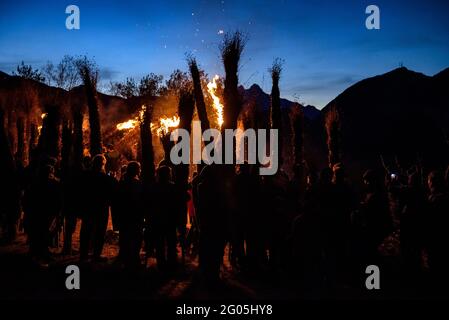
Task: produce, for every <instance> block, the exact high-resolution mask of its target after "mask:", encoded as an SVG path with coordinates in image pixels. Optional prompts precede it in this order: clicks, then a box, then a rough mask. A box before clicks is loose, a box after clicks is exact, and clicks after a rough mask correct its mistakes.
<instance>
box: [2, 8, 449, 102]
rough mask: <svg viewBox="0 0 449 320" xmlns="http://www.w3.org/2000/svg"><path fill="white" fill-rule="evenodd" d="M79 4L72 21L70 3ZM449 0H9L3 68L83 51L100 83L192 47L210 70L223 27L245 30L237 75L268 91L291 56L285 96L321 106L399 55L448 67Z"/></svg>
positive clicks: (158, 68) (166, 67)
mask: <svg viewBox="0 0 449 320" xmlns="http://www.w3.org/2000/svg"><path fill="white" fill-rule="evenodd" d="M70 4H75V5H77V6H79V8H80V12H81V16H80V18H81V20H80V22H81V23H80V24H81V28H80V30H67V29H66V27H65V20H66V17H67V16H68V15H67V14H66V13H65V8H66V6H68V5H70ZM370 4H375V5H377V6H378V7H379V8H380V24H381V29H380V30H367V29H366V28H365V19H366V17H367V16H368V15H367V14H366V13H365V8H366V7H367V6H368V5H370ZM448 16H449V2H448V1H431V0H426V1H383V0H382V1H381V0H370V1H297V0H296V1H294V0H283V1H282V0H278V1H256V0H250V1H246V0H238V1H237V0H209V1H206V0H197V1H178V0H176V1H175V0H172V1H155V0H152V1H145V2H140V1H134V0H126V1H77V0H74V1H53V2H52V1H23V0H15V1H8V3H6V2H5V1H2V2H1V3H0V29H1V32H0V70H2V71H4V72H8V73H10V72H12V71H13V70H14V69H15V67H16V65H17V64H18V63H20V61H22V60H23V61H25V63H26V64H31V65H33V66H34V67H37V68H39V67H41V66H42V65H43V64H44V63H45V62H46V61H48V60H50V61H52V62H55V63H57V62H59V60H60V59H61V58H62V57H63V56H64V55H65V54H70V55H80V54H83V55H84V54H86V55H88V56H89V57H93V58H94V59H95V60H96V61H97V63H98V65H99V66H100V68H101V77H102V84H103V85H106V84H107V83H109V81H111V80H112V81H119V80H123V79H124V78H126V77H135V78H139V77H141V76H143V75H145V74H147V73H150V72H154V73H158V74H162V75H164V77H165V78H167V77H168V76H169V74H170V73H171V72H172V71H173V70H174V69H177V68H179V69H182V70H186V69H187V64H186V59H185V54H186V53H190V52H191V53H193V54H194V55H195V56H196V57H197V60H198V62H199V64H200V66H201V67H202V68H203V69H205V71H206V72H207V73H208V74H209V75H210V77H212V76H213V75H214V74H219V75H223V73H224V72H223V67H222V64H221V61H220V55H219V50H218V46H219V44H220V41H221V39H222V37H223V35H222V34H221V32H220V30H222V31H223V32H227V31H234V30H236V29H239V30H241V31H243V32H245V33H246V34H247V35H248V42H247V47H246V49H245V51H244V53H243V57H242V60H241V68H240V73H239V79H240V83H241V84H243V85H244V86H245V87H249V86H251V85H252V84H253V83H257V84H259V85H260V86H261V87H262V88H263V89H264V90H265V91H266V92H269V91H270V87H271V81H270V78H269V74H268V72H267V69H268V67H269V66H270V65H271V63H272V61H273V59H274V58H276V57H280V58H282V59H284V60H285V64H284V72H283V75H282V79H281V84H280V85H281V96H282V97H285V98H288V99H292V100H293V99H298V98H299V101H300V102H301V103H305V104H312V105H315V106H317V107H319V108H321V107H323V106H325V105H326V104H327V103H328V102H329V101H330V100H332V99H333V98H334V97H335V96H337V95H338V94H339V93H341V92H342V91H343V90H344V89H345V88H347V87H348V86H350V85H352V84H354V83H355V82H357V81H359V80H361V79H364V78H366V77H370V76H374V75H377V74H381V73H385V72H387V71H390V70H392V69H394V68H396V67H398V66H399V65H400V64H401V63H402V64H403V65H404V66H406V67H407V68H409V69H412V70H415V71H419V72H423V73H425V74H427V75H433V74H435V73H437V72H439V71H441V70H442V69H444V68H446V67H449V32H448V30H449V19H448Z"/></svg>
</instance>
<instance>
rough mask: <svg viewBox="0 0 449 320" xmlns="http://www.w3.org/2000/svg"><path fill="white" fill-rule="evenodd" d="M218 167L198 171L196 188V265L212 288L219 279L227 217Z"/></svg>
mask: <svg viewBox="0 0 449 320" xmlns="http://www.w3.org/2000/svg"><path fill="white" fill-rule="evenodd" d="M220 173H221V172H220V168H219V166H217V165H208V166H205V167H204V168H203V170H202V171H201V182H200V183H199V185H198V195H199V199H200V202H199V206H200V211H199V212H200V217H199V220H200V243H199V263H200V269H201V272H202V274H203V276H204V278H205V280H206V282H207V284H208V285H210V286H214V285H216V284H217V283H218V281H219V277H220V265H221V263H222V260H223V250H224V247H225V239H226V235H227V230H226V229H227V228H226V226H227V218H226V216H225V210H224V206H225V204H224V195H223V190H222V189H221V187H222V184H221V182H222V181H221V179H220V178H221V174H220Z"/></svg>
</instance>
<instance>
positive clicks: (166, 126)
mask: <svg viewBox="0 0 449 320" xmlns="http://www.w3.org/2000/svg"><path fill="white" fill-rule="evenodd" d="M180 121H181V119H180V118H179V117H178V116H173V117H171V118H167V117H165V118H159V124H160V126H159V128H158V129H157V134H158V135H159V136H162V135H166V134H167V133H168V132H169V131H170V128H176V127H178V126H179V123H180Z"/></svg>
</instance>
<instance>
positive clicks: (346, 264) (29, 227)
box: [4, 155, 449, 290]
mask: <svg viewBox="0 0 449 320" xmlns="http://www.w3.org/2000/svg"><path fill="white" fill-rule="evenodd" d="M106 168H107V158H106V157H105V156H103V155H97V156H95V157H93V159H91V158H89V157H85V159H84V161H83V165H82V167H81V168H79V169H77V170H72V171H71V172H70V174H61V173H59V171H58V169H57V163H56V161H55V160H54V159H51V158H49V159H45V160H43V161H40V162H39V163H38V164H37V165H36V167H32V166H30V167H27V168H25V169H24V170H23V174H22V175H23V177H22V178H21V183H20V186H21V197H20V204H19V205H20V208H21V210H23V212H24V219H23V228H24V230H25V232H26V234H27V235H28V240H27V241H28V244H29V254H30V256H31V257H32V258H33V259H34V260H35V261H38V262H39V263H49V262H51V261H52V260H53V259H54V256H53V255H52V254H50V251H49V246H50V245H51V242H52V241H55V240H54V239H55V238H56V241H59V239H57V235H58V234H60V233H61V230H64V232H63V234H64V240H63V242H64V244H63V251H62V253H63V254H73V250H72V246H73V244H72V236H73V234H74V231H75V229H76V225H77V221H78V220H81V229H80V240H79V241H80V245H79V258H80V261H81V262H82V263H95V262H102V261H103V262H104V261H105V260H107V258H106V257H104V256H103V247H104V243H105V235H106V231H107V226H108V219H109V216H111V217H112V224H113V230H114V231H118V234H119V247H120V251H119V255H118V261H119V262H120V263H121V264H122V265H123V267H124V268H126V269H132V270H134V269H137V268H141V267H142V265H143V264H145V263H146V260H147V259H148V258H149V257H155V258H156V261H157V267H158V269H159V270H160V271H161V272H170V271H173V270H175V269H176V268H177V267H179V265H180V264H181V261H180V258H181V259H182V261H184V258H185V256H186V255H189V256H191V257H192V259H193V258H194V257H196V256H197V255H198V258H199V266H200V271H201V273H202V275H203V276H204V279H205V280H206V282H207V283H208V284H210V285H213V284H215V283H218V282H219V279H220V268H221V266H222V264H223V259H224V256H225V255H226V258H227V259H228V261H229V263H230V265H231V266H232V268H233V270H234V271H235V272H241V273H243V274H247V275H251V276H255V277H257V276H261V277H263V276H264V275H267V274H270V275H276V276H279V277H280V278H282V277H285V278H287V279H290V280H291V281H290V282H291V283H292V284H294V285H295V286H299V287H301V288H304V289H305V290H315V289H316V288H319V289H325V290H333V289H337V288H341V287H345V286H351V287H360V286H363V285H364V281H365V279H366V274H365V269H366V267H367V266H369V265H378V266H380V267H381V269H382V268H385V269H386V270H388V272H390V271H391V272H392V273H391V274H393V275H399V279H398V280H397V281H398V282H399V283H400V285H401V286H407V284H410V283H416V282H420V281H424V282H426V281H427V282H428V283H431V284H432V285H435V286H439V285H441V286H444V284H449V281H448V276H447V274H446V273H447V272H446V270H448V268H449V251H448V245H449V232H448V231H447V228H448V227H449V193H448V190H449V187H448V182H449V181H448V179H449V177H448V175H449V169H448V170H447V171H446V172H445V173H444V172H442V171H431V172H430V173H428V174H424V173H423V172H422V171H423V170H422V169H421V168H419V167H412V168H411V169H409V170H408V171H407V172H394V173H393V172H390V171H388V170H367V171H366V172H365V174H364V175H363V179H362V180H363V186H358V187H356V185H355V184H352V183H351V182H350V181H349V179H348V177H347V175H346V172H345V168H344V166H343V165H342V164H340V163H338V164H335V165H333V166H332V167H331V168H325V169H323V170H322V171H321V172H319V173H317V172H312V171H310V170H309V171H308V172H307V173H304V177H303V178H301V175H300V174H298V175H295V177H294V178H293V179H292V180H289V178H288V176H287V175H286V174H285V173H284V172H283V171H279V172H278V173H277V174H276V175H274V176H260V175H258V168H257V167H256V166H254V165H248V164H242V165H239V166H238V167H236V168H234V167H233V166H223V165H222V166H220V165H206V166H203V167H201V168H200V169H201V170H200V172H199V173H197V172H195V173H194V174H193V175H192V179H191V180H190V182H189V185H188V188H187V189H186V188H184V187H180V186H179V185H177V184H175V183H174V181H175V179H174V176H173V175H174V172H175V170H173V166H172V165H171V164H170V163H169V162H168V161H165V160H163V161H162V162H161V163H160V164H159V165H158V167H157V168H156V177H155V178H156V179H155V182H154V183H151V184H144V183H143V182H142V181H141V179H140V175H141V168H140V164H139V163H138V162H135V161H132V162H129V163H128V164H127V165H126V166H124V167H123V168H122V169H121V171H120V170H119V171H120V172H118V173H117V172H112V171H109V170H107V169H106ZM10 192H11V191H10ZM5 201H11V202H12V201H14V200H13V197H10V199H5ZM4 206H5V207H7V206H6V205H5V204H4ZM10 208H16V209H9V210H10V211H9V212H13V214H14V217H13V218H9V219H5V221H7V222H6V223H5V224H6V226H5V227H4V229H5V230H8V228H10V229H11V228H14V227H11V225H14V224H15V225H17V221H18V217H19V215H17V214H16V213H15V212H14V211H16V210H17V206H14V205H11V206H10ZM5 212H6V211H5ZM187 220H188V221H189V223H188V224H187V226H186V221H187ZM11 233H13V231H11ZM388 272H387V278H388ZM395 272H396V273H395Z"/></svg>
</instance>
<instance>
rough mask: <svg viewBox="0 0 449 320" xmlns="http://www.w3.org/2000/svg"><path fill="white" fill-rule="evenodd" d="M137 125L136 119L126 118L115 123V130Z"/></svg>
mask: <svg viewBox="0 0 449 320" xmlns="http://www.w3.org/2000/svg"><path fill="white" fill-rule="evenodd" d="M136 125H137V120H133V119H131V120H128V121H125V122H122V123H119V124H118V125H117V130H128V129H134V128H135V127H136Z"/></svg>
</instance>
